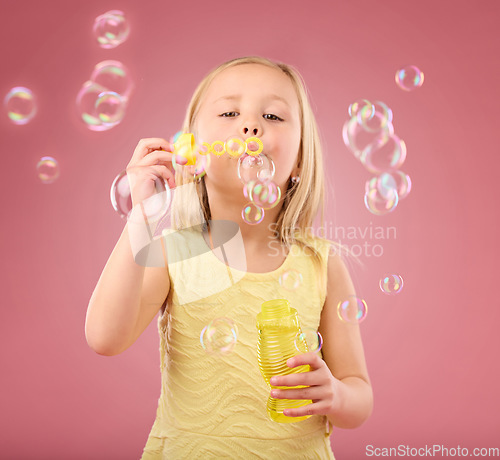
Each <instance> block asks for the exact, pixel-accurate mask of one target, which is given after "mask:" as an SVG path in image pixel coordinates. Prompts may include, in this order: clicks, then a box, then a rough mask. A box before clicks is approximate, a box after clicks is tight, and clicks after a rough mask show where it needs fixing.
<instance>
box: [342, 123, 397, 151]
mask: <svg viewBox="0 0 500 460" xmlns="http://www.w3.org/2000/svg"><path fill="white" fill-rule="evenodd" d="M393 134H394V126H393V125H392V123H386V124H385V126H383V127H382V128H381V129H380V130H379V131H373V132H371V131H367V130H366V129H365V128H364V127H363V125H360V124H359V123H358V120H357V119H356V118H354V117H353V118H351V119H349V120H347V121H346V122H345V123H344V126H343V128H342V138H343V139H344V143H345V145H346V147H347V148H349V149H350V150H351V151H352V153H353V154H354V156H355V157H356V158H358V159H359V158H360V157H361V153H362V152H363V150H365V149H366V147H367V146H369V145H371V144H373V143H377V142H378V143H383V142H385V141H386V140H387V139H388V138H389V136H391V135H393Z"/></svg>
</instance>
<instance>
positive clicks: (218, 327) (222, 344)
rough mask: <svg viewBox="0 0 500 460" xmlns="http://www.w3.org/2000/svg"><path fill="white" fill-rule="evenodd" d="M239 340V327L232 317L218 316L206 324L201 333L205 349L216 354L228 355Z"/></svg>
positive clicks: (202, 344)
mask: <svg viewBox="0 0 500 460" xmlns="http://www.w3.org/2000/svg"><path fill="white" fill-rule="evenodd" d="M237 341H238V327H237V326H236V323H235V322H234V321H233V320H232V319H230V318H216V319H214V320H212V321H211V322H210V323H209V324H208V325H207V326H205V327H204V328H203V329H202V331H201V334H200V343H201V346H202V347H203V349H204V350H205V351H206V352H207V353H209V354H214V355H227V354H229V353H231V351H233V349H234V346H235V345H236V342H237Z"/></svg>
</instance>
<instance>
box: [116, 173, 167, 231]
mask: <svg viewBox="0 0 500 460" xmlns="http://www.w3.org/2000/svg"><path fill="white" fill-rule="evenodd" d="M151 178H154V191H153V193H152V194H151V191H149V192H148V196H147V197H146V198H144V199H143V200H142V201H141V203H138V204H140V207H141V210H140V213H138V214H137V215H136V216H134V217H132V209H133V203H132V193H131V190H135V189H136V188H137V193H138V194H141V192H142V193H144V190H145V189H146V188H148V187H150V185H148V183H149V182H150V181H147V180H146V179H151ZM110 198H111V205H112V206H113V209H114V210H115V211H116V212H117V213H118V214H119V215H120V217H122V218H126V219H138V221H140V220H141V219H147V220H148V222H149V223H153V222H157V221H158V220H160V219H161V218H162V217H163V216H164V215H165V213H166V212H167V211H168V209H169V207H170V202H171V191H170V187H169V186H168V184H167V182H166V181H165V179H164V178H162V177H158V176H157V172H156V170H155V169H154V168H152V167H151V168H147V167H137V168H130V169H129V170H128V171H127V170H124V171H122V172H121V173H120V174H118V175H117V176H116V178H115V179H114V181H113V183H112V184H111V190H110ZM134 221H135V220H134Z"/></svg>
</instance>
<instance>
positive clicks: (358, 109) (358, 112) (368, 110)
mask: <svg viewBox="0 0 500 460" xmlns="http://www.w3.org/2000/svg"><path fill="white" fill-rule="evenodd" d="M374 114H375V107H373V104H372V103H371V102H370V101H368V100H367V99H359V100H357V101H356V102H353V103H352V104H351V105H350V106H349V116H350V117H351V118H353V117H354V118H356V119H359V120H365V119H366V120H369V119H370V118H372V117H373V115H374Z"/></svg>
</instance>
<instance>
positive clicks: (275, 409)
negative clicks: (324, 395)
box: [257, 299, 312, 423]
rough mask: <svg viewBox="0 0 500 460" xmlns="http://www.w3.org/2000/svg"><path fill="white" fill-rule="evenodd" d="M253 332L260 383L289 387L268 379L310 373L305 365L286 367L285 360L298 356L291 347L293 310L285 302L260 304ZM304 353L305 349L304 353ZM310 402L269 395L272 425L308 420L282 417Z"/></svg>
mask: <svg viewBox="0 0 500 460" xmlns="http://www.w3.org/2000/svg"><path fill="white" fill-rule="evenodd" d="M257 329H258V330H259V341H258V344H257V359H258V361H259V368H260V372H261V373H262V376H263V377H264V380H265V381H266V383H267V385H268V386H269V388H270V389H272V388H277V389H287V388H290V387H283V386H274V385H271V384H270V382H269V380H270V379H271V377H274V376H275V375H288V374H297V373H300V372H308V371H309V370H310V366H308V365H306V366H298V367H294V368H290V367H288V366H287V364H286V362H287V360H288V359H290V358H292V357H293V356H296V355H298V354H300V353H301V352H299V351H298V350H297V348H296V347H295V338H296V337H297V334H299V333H301V330H300V325H299V318H298V315H297V310H295V308H292V307H290V303H289V302H288V300H286V299H275V300H268V301H267V302H264V303H263V304H262V310H261V312H260V313H259V314H258V315H257ZM306 351H307V349H305V350H304V352H306ZM292 388H305V387H304V386H298V387H292ZM311 403H312V401H311V400H306V399H276V398H273V397H272V396H269V399H268V400H267V413H268V414H269V417H270V418H271V419H272V420H274V421H275V422H280V423H293V422H299V421H301V420H305V419H307V418H309V417H310V415H306V416H304V417H288V416H286V415H283V409H296V408H298V407H302V406H305V405H306V404H311Z"/></svg>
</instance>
